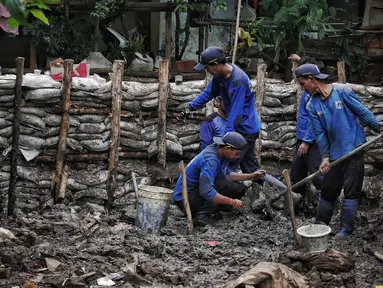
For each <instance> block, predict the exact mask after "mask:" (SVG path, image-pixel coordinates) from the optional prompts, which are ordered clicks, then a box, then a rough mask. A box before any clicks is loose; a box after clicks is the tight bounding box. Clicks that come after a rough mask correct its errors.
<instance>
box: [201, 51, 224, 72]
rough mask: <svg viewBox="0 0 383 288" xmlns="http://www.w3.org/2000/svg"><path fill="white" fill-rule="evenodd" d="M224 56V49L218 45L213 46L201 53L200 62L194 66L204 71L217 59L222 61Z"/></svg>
mask: <svg viewBox="0 0 383 288" xmlns="http://www.w3.org/2000/svg"><path fill="white" fill-rule="evenodd" d="M223 58H225V54H224V53H223V51H222V49H221V48H219V47H217V46H211V47H209V48H207V49H206V50H205V51H203V52H202V53H201V60H200V63H198V64H197V65H196V66H195V67H194V70H196V71H202V70H204V69H205V68H206V66H207V65H209V64H211V63H214V62H215V61H220V60H222V59H223Z"/></svg>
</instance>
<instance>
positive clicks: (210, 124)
mask: <svg viewBox="0 0 383 288" xmlns="http://www.w3.org/2000/svg"><path fill="white" fill-rule="evenodd" d="M226 123H227V120H226V119H223V118H222V117H221V116H219V114H218V113H217V112H214V113H211V114H210V115H208V116H207V117H206V118H205V119H204V120H203V121H202V123H201V126H200V131H199V138H200V143H199V149H200V151H202V150H204V149H205V148H206V147H207V146H208V145H210V144H213V143H214V142H213V137H222V136H223V135H225V128H226Z"/></svg>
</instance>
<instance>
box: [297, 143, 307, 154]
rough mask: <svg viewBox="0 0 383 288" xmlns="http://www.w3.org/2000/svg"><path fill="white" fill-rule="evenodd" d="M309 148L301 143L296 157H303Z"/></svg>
mask: <svg viewBox="0 0 383 288" xmlns="http://www.w3.org/2000/svg"><path fill="white" fill-rule="evenodd" d="M309 146H310V145H309V144H307V143H305V142H302V144H301V145H299V148H298V153H297V156H298V157H301V156H303V155H305V154H306V153H307V151H308V150H309Z"/></svg>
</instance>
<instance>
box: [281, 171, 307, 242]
mask: <svg viewBox="0 0 383 288" xmlns="http://www.w3.org/2000/svg"><path fill="white" fill-rule="evenodd" d="M289 174H290V173H289V170H287V169H285V170H283V176H284V177H285V180H286V185H287V200H288V202H289V208H290V218H291V226H292V228H293V235H294V238H295V241H297V243H298V245H301V242H302V239H301V235H299V234H298V232H297V229H298V227H297V219H296V218H295V211H294V201H293V195H292V191H291V180H290V175H289Z"/></svg>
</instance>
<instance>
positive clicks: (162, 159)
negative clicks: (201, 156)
mask: <svg viewBox="0 0 383 288" xmlns="http://www.w3.org/2000/svg"><path fill="white" fill-rule="evenodd" d="M159 80H160V84H159V96H158V136H157V145H158V164H161V165H162V166H163V167H165V166H166V113H167V110H168V95H169V61H168V60H164V61H161V62H160V72H159Z"/></svg>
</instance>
